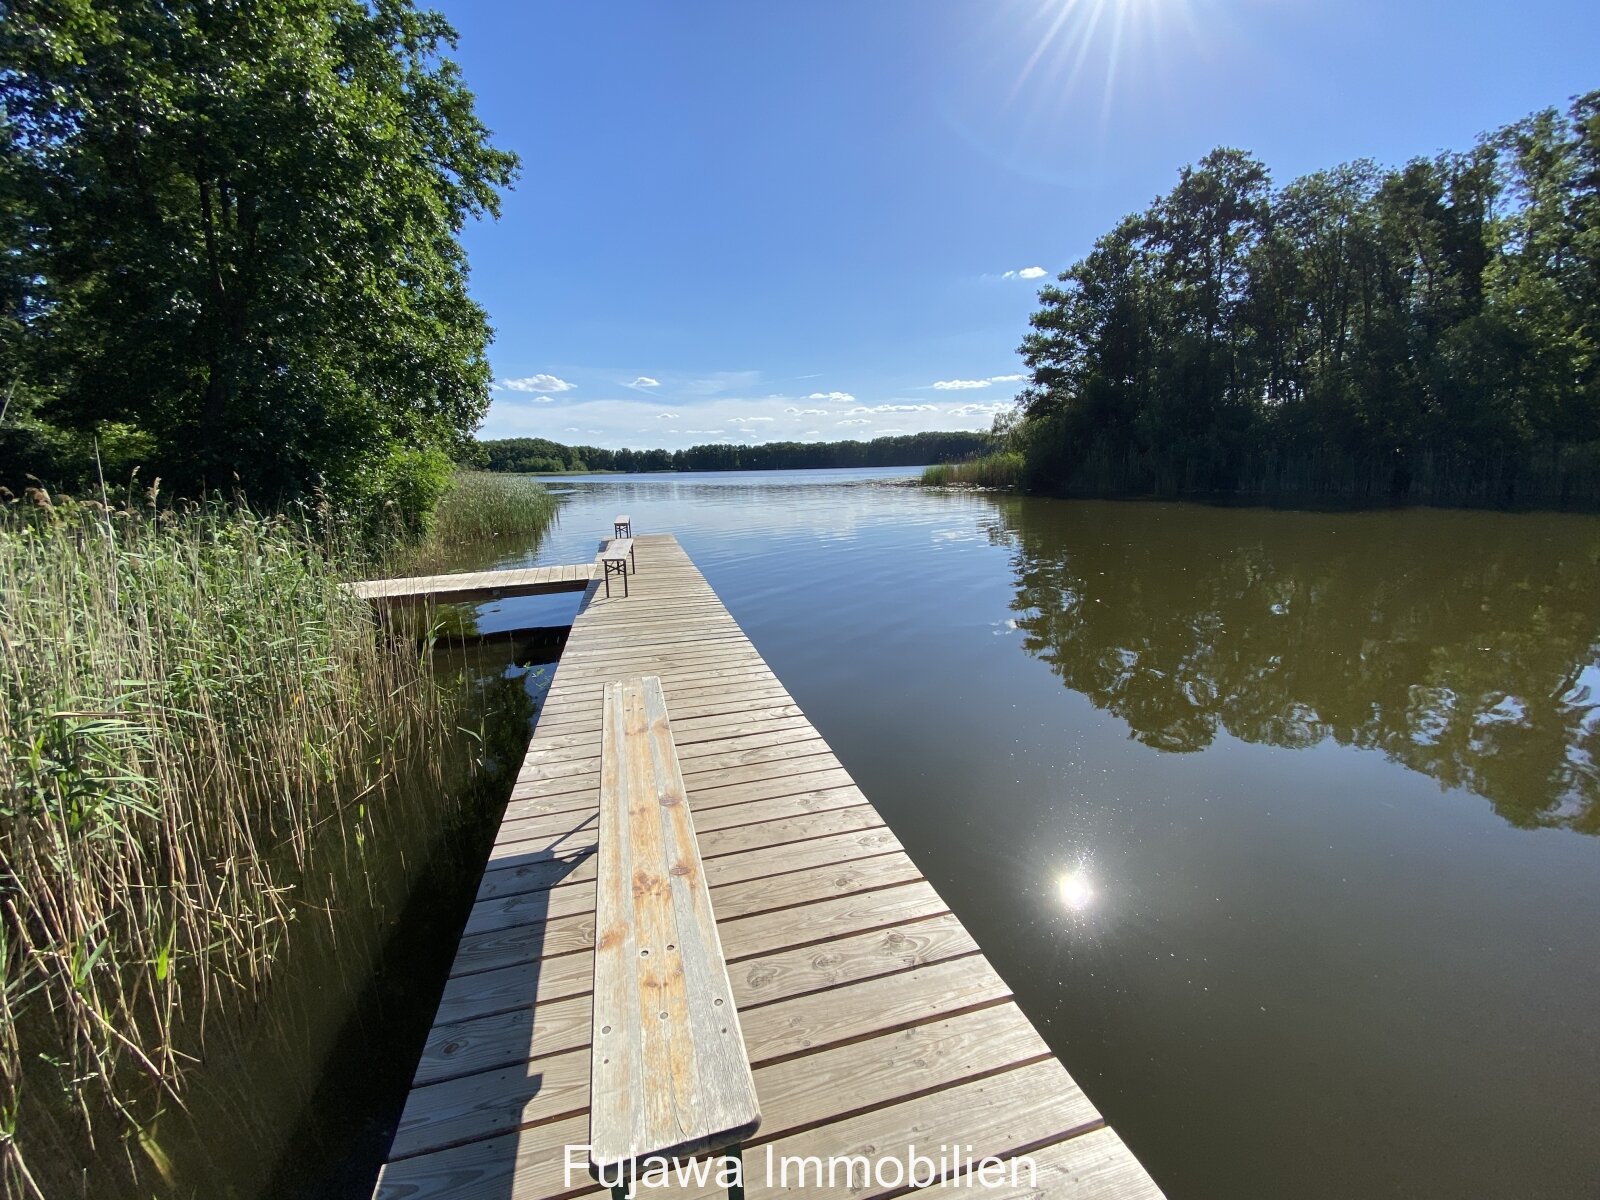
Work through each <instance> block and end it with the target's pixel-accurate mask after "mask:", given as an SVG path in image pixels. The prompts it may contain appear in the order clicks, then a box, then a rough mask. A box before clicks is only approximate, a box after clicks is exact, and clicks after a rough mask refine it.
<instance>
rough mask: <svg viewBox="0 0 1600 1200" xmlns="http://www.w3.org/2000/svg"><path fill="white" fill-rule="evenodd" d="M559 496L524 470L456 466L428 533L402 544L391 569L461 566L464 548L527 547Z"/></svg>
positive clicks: (550, 515)
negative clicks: (521, 472) (459, 468)
mask: <svg viewBox="0 0 1600 1200" xmlns="http://www.w3.org/2000/svg"><path fill="white" fill-rule="evenodd" d="M560 504H561V502H560V500H559V499H558V498H557V497H555V496H552V495H551V494H550V492H549V491H548V490H547V489H546V488H545V486H544V485H543V484H542V483H540V482H538V481H537V480H535V479H530V478H529V477H528V476H526V475H507V474H500V473H496V472H493V471H458V472H457V473H456V476H455V479H454V481H453V483H452V485H451V487H450V490H449V491H448V492H446V493H445V495H444V498H443V499H442V500H441V501H440V502H439V507H438V508H437V510H435V512H434V515H433V519H432V521H431V522H430V524H429V526H428V531H427V533H426V535H425V536H424V537H423V538H422V540H421V541H420V542H417V543H415V544H409V545H407V544H401V545H400V546H399V547H398V548H397V550H396V551H395V552H394V553H393V554H392V555H391V556H390V560H389V562H388V563H387V564H386V567H387V570H388V572H389V573H392V574H406V573H428V572H433V571H442V570H447V569H451V568H456V569H459V563H460V559H461V548H462V547H463V546H469V545H471V546H480V547H487V548H492V547H494V546H497V545H504V546H506V547H508V548H509V547H512V546H517V547H526V546H527V545H529V544H530V543H531V542H532V541H533V540H535V539H536V538H537V537H538V535H539V534H541V533H542V532H543V531H544V530H545V529H546V528H547V527H548V526H549V525H550V523H551V522H552V521H553V520H554V519H555V515H556V510H557V509H558V508H559V507H560Z"/></svg>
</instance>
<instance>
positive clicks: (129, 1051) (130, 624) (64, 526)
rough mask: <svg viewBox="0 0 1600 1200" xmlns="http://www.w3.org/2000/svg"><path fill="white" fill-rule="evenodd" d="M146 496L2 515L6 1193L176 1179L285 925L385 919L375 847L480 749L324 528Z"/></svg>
mask: <svg viewBox="0 0 1600 1200" xmlns="http://www.w3.org/2000/svg"><path fill="white" fill-rule="evenodd" d="M463 487H464V488H467V489H471V490H470V491H469V492H467V493H458V495H462V497H463V499H464V498H465V496H466V495H476V496H480V497H481V496H483V495H484V494H485V493H484V491H483V489H482V488H481V486H479V485H477V484H476V483H474V482H471V477H468V479H467V481H464V483H463ZM540 491H542V489H540ZM147 499H148V503H147V502H146V498H141V499H140V500H139V502H137V503H124V504H123V505H121V506H120V507H108V506H106V505H104V504H97V503H83V502H72V501H62V500H59V499H53V498H51V497H49V496H48V495H46V494H45V493H44V492H42V491H40V490H37V489H34V490H31V491H30V492H29V494H28V496H26V497H24V498H22V499H14V498H11V497H10V496H9V494H7V495H6V496H5V497H4V503H0V1193H4V1194H6V1195H18V1196H29V1195H31V1196H39V1197H43V1196H45V1195H47V1194H48V1195H64V1194H76V1193H77V1192H79V1191H81V1190H83V1189H84V1188H85V1187H87V1186H88V1184H87V1183H86V1181H85V1180H84V1179H83V1178H82V1176H81V1175H78V1176H74V1175H73V1174H72V1167H73V1165H74V1164H77V1166H78V1169H79V1171H80V1172H81V1170H82V1165H83V1164H84V1163H85V1162H87V1161H91V1160H92V1161H94V1162H95V1163H96V1164H97V1165H96V1170H97V1171H99V1172H101V1174H99V1175H97V1176H96V1181H95V1183H94V1186H93V1187H91V1188H90V1189H89V1190H90V1191H92V1192H93V1193H94V1194H97V1195H101V1194H103V1195H111V1194H119V1193H122V1194H127V1193H135V1192H136V1193H137V1194H142V1195H150V1194H151V1193H152V1191H153V1190H155V1189H154V1188H153V1187H151V1186H145V1185H142V1184H139V1183H138V1182H137V1181H138V1180H139V1179H141V1178H148V1179H157V1180H161V1179H165V1180H167V1181H168V1182H170V1176H171V1171H172V1167H171V1163H170V1161H169V1159H168V1156H167V1154H166V1153H165V1151H164V1150H163V1148H162V1145H161V1143H160V1139H159V1138H158V1137H157V1136H156V1134H155V1130H156V1129H157V1127H158V1118H159V1117H160V1116H161V1115H162V1114H164V1113H170V1112H173V1111H178V1110H181V1109H182V1108H183V1105H184V1102H185V1090H186V1083H187V1076H188V1075H189V1074H190V1073H191V1070H192V1069H193V1068H194V1066H195V1064H196V1063H198V1062H199V1061H200V1060H201V1058H202V1057H203V1056H205V1055H207V1053H208V1052H209V1050H210V1049H211V1046H212V1045H213V1043H215V1042H216V1041H217V1039H218V1038H222V1039H223V1040H226V1037H227V1031H228V1028H229V1027H230V1026H232V1027H234V1028H235V1029H238V1028H240V1027H241V1026H242V1025H247V1024H248V1022H249V1021H250V1020H251V1013H252V1006H253V1005H254V1004H255V1003H256V1002H257V1001H259V999H260V998H261V997H262V996H263V994H264V993H265V992H266V991H267V990H268V988H269V985H271V984H272V983H273V982H274V971H275V968H277V967H278V965H279V963H280V961H281V960H282V959H283V957H284V955H285V953H286V947H287V944H288V942H289V940H290V937H289V935H290V930H291V928H292V926H293V924H294V922H296V921H297V920H300V921H304V920H307V919H310V920H314V921H317V922H319V923H320V924H321V925H323V926H324V927H328V926H332V925H333V924H334V914H335V909H336V908H337V909H339V910H340V911H341V915H340V918H339V919H340V920H349V919H350V918H349V917H348V915H347V914H348V913H349V912H355V911H359V910H363V909H365V910H373V909H375V907H376V906H379V905H381V904H382V903H383V902H384V897H382V896H380V895H379V894H378V891H379V889H377V888H375V887H374V886H373V885H372V884H371V882H370V881H367V880H366V877H365V875H364V872H363V870H362V866H363V863H364V861H365V859H364V855H366V854H367V852H368V849H369V848H370V847H373V846H378V845H383V846H384V848H385V850H386V851H387V852H389V853H393V852H394V851H393V845H394V844H398V845H400V846H402V847H403V846H407V845H410V846H416V845H417V830H419V829H431V828H434V827H437V825H438V824H439V823H440V820H441V815H442V814H441V808H442V806H444V805H445V804H446V803H447V801H446V799H445V798H444V797H445V793H446V789H445V788H444V787H442V786H441V773H442V772H443V771H444V770H445V769H446V767H445V765H444V764H446V763H447V762H448V761H449V760H450V758H451V754H452V747H455V748H456V749H459V744H460V742H461V740H462V739H461V736H460V731H459V729H458V723H459V715H460V713H459V709H460V703H461V701H460V697H459V695H458V693H457V692H456V691H452V690H451V689H447V688H443V687H441V686H439V684H438V683H437V682H436V681H435V679H434V677H433V668H432V665H431V661H430V658H429V656H428V655H427V654H426V653H425V652H419V651H418V650H417V648H416V645H415V643H414V642H413V643H410V644H409V645H407V644H405V643H402V642H399V641H397V640H392V639H387V638H383V637H380V636H377V635H376V630H375V626H374V622H373V620H372V614H371V613H370V611H369V610H368V607H367V605H366V604H365V603H364V602H363V601H360V600H358V599H356V598H354V597H353V596H351V595H350V594H349V593H348V592H346V591H345V590H344V589H343V588H341V586H340V580H341V578H345V577H348V576H349V574H351V573H353V572H354V571H355V570H357V569H358V568H357V567H356V566H355V565H354V564H350V565H344V564H342V563H341V557H342V556H341V554H340V553H338V552H336V551H334V550H331V549H330V541H329V538H328V536H327V534H326V532H325V531H326V530H327V529H328V528H329V526H330V524H332V522H330V521H329V520H328V519H327V518H326V514H324V516H323V519H322V520H320V521H318V522H315V523H314V522H312V521H310V520H307V519H297V518H296V517H294V516H284V515H278V516H262V515H258V514H255V513H252V512H250V511H248V510H247V509H243V508H241V507H238V506H236V505H223V504H220V503H218V504H198V505H196V504H188V505H179V506H175V507H167V508H164V509H160V510H158V509H157V508H156V507H155V506H154V497H153V496H151V497H149V498H147ZM545 501H547V502H548V503H550V504H551V505H552V506H553V504H554V501H553V500H550V499H549V498H548V497H547V496H546V497H545ZM537 504H538V502H537V501H535V500H533V499H531V498H529V497H528V496H526V495H518V496H517V497H515V498H514V499H512V500H504V501H502V502H500V505H499V511H500V512H502V513H504V512H509V511H512V510H513V509H515V511H516V512H518V513H519V518H518V519H522V515H525V514H528V513H531V512H534V511H536V508H537ZM473 519H474V518H472V517H470V515H468V514H458V515H454V516H447V517H445V518H443V520H444V521H448V522H449V524H447V525H444V526H443V527H442V528H441V536H443V537H447V538H448V537H465V536H468V535H467V534H465V533H464V532H462V531H463V529H464V528H465V527H466V523H467V522H469V521H471V520H473ZM484 519H487V518H484ZM318 529H320V530H323V531H324V532H320V533H319V532H317V530H318ZM407 834H409V839H408V838H407V837H406V836H405V835H407ZM424 844H426V843H424ZM368 923H369V924H370V923H372V922H371V921H370V920H369V922H368ZM356 924H358V925H359V924H360V921H359V920H358V921H356ZM111 1160H117V1161H115V1162H112V1161H111ZM108 1163H110V1164H111V1165H109V1166H108V1165H107V1164H108ZM113 1179H117V1180H119V1181H120V1182H118V1184H117V1186H110V1185H111V1184H112V1182H113ZM73 1180H76V1181H75V1182H71V1181H73ZM102 1185H106V1186H102ZM68 1186H70V1187H71V1192H70V1193H69V1192H68V1191H67V1190H65V1189H66V1188H67V1187H68Z"/></svg>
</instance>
